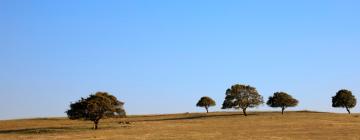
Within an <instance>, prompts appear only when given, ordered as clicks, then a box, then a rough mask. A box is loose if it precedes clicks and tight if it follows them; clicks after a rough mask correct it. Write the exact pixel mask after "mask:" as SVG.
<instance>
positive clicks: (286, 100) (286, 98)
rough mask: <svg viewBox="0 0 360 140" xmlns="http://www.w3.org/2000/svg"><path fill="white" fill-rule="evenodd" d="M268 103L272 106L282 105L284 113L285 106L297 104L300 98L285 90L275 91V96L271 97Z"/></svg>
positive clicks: (282, 112)
mask: <svg viewBox="0 0 360 140" xmlns="http://www.w3.org/2000/svg"><path fill="white" fill-rule="evenodd" d="M266 104H267V105H269V106H270V107H281V114H284V110H285V108H287V107H294V106H297V104H298V100H296V99H294V98H293V97H291V95H289V94H287V93H285V92H275V93H274V95H273V96H270V97H269V100H268V101H267V103H266Z"/></svg>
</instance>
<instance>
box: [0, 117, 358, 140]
mask: <svg viewBox="0 0 360 140" xmlns="http://www.w3.org/2000/svg"><path fill="white" fill-rule="evenodd" d="M121 122H131V123H130V124H126V123H121ZM91 126H92V123H91V122H85V121H72V120H68V119H66V118H44V119H27V120H7V121H0V139H1V140H6V139H9V140H13V139H36V140H48V139H71V140H73V139H99V140H100V139H122V140H123V139H130V140H168V139H179V140H212V139H213V140H220V139H229V140H238V139H274V140H283V139H284V140H285V139H347V140H351V139H353V140H358V139H360V133H359V132H360V117H359V114H353V115H348V114H334V113H318V112H308V111H301V112H286V113H285V115H283V116H282V115H281V113H279V112H252V113H249V116H247V117H244V116H243V115H242V114H241V113H237V112H218V113H209V114H201V113H190V114H187V113H184V114H168V115H144V116H130V117H128V118H117V119H106V120H103V121H102V122H100V129H99V130H96V131H94V130H91V129H90V128H91Z"/></svg>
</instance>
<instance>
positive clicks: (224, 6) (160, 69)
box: [0, 0, 360, 119]
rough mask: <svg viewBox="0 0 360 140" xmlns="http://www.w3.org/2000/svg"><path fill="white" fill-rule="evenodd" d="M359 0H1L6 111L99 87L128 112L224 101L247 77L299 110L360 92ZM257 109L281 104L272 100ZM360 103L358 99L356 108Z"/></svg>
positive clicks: (323, 107)
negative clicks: (287, 97) (295, 102)
mask: <svg viewBox="0 0 360 140" xmlns="http://www.w3.org/2000/svg"><path fill="white" fill-rule="evenodd" d="M359 7H360V2H359V1H358V0H291V1H290V0H271V1H270V0H234V1H211V0H203V1H201V0H196V1H194V0H188V1H186V0H179V1H176V0H174V1H169V0H163V1H148V0H144V1H135V0H129V1H125V0H124V1H89V0H79V1H74V0H58V1H57V0H55V1H49V0H44V1H38V0H22V1H19V0H0V99H1V101H0V119H11V118H27V117H47V116H65V113H64V112H65V111H66V109H68V106H69V103H70V102H72V101H76V100H78V99H79V98H80V97H86V96H88V95H89V94H91V93H94V92H96V91H107V92H110V93H111V94H113V95H115V96H116V97H118V99H120V100H121V101H124V102H125V108H126V111H127V113H128V114H148V113H151V114H160V113H176V112H199V111H204V109H203V108H197V107H196V106H195V104H196V102H197V100H198V99H199V98H200V97H201V96H204V95H206V96H210V97H212V98H213V99H214V100H215V101H216V102H217V106H216V107H214V108H210V110H211V111H220V110H221V109H220V108H221V104H222V102H223V100H224V97H225V90H226V89H227V88H229V87H230V86H231V85H233V84H236V83H241V84H249V85H251V86H254V87H256V88H257V89H258V91H259V93H260V94H261V95H263V96H264V99H265V100H266V99H267V98H268V96H270V95H271V94H273V93H274V92H275V91H286V92H288V93H290V94H292V95H293V96H294V97H295V98H297V99H299V100H300V104H299V106H298V107H296V108H293V109H294V110H300V109H308V110H318V111H332V112H345V109H333V108H332V107H331V96H333V95H334V94H335V93H336V92H337V91H338V90H339V89H342V88H346V89H349V90H352V91H353V94H355V96H357V98H358V99H360V63H359V60H360V38H359V37H360V27H359V25H360V8H359ZM251 110H272V109H270V108H269V107H267V106H266V105H262V106H260V107H258V108H254V109H251ZM353 111H355V112H359V111H360V107H359V106H357V107H355V108H354V109H353Z"/></svg>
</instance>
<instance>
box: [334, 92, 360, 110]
mask: <svg viewBox="0 0 360 140" xmlns="http://www.w3.org/2000/svg"><path fill="white" fill-rule="evenodd" d="M332 106H333V107H343V108H346V111H347V112H348V113H349V114H350V108H353V107H355V106H356V98H355V96H354V95H352V92H351V91H349V90H346V89H342V90H339V91H338V92H337V93H336V95H335V96H333V97H332Z"/></svg>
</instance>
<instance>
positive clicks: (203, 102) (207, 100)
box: [196, 96, 216, 113]
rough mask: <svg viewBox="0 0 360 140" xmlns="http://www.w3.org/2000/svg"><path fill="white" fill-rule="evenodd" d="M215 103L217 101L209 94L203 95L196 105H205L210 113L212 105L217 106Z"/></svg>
mask: <svg viewBox="0 0 360 140" xmlns="http://www.w3.org/2000/svg"><path fill="white" fill-rule="evenodd" d="M215 105H216V103H215V101H214V100H213V99H211V98H210V97H207V96H204V97H201V99H200V100H199V101H198V103H197V104H196V106H198V107H204V108H205V109H206V113H209V107H210V106H215Z"/></svg>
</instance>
